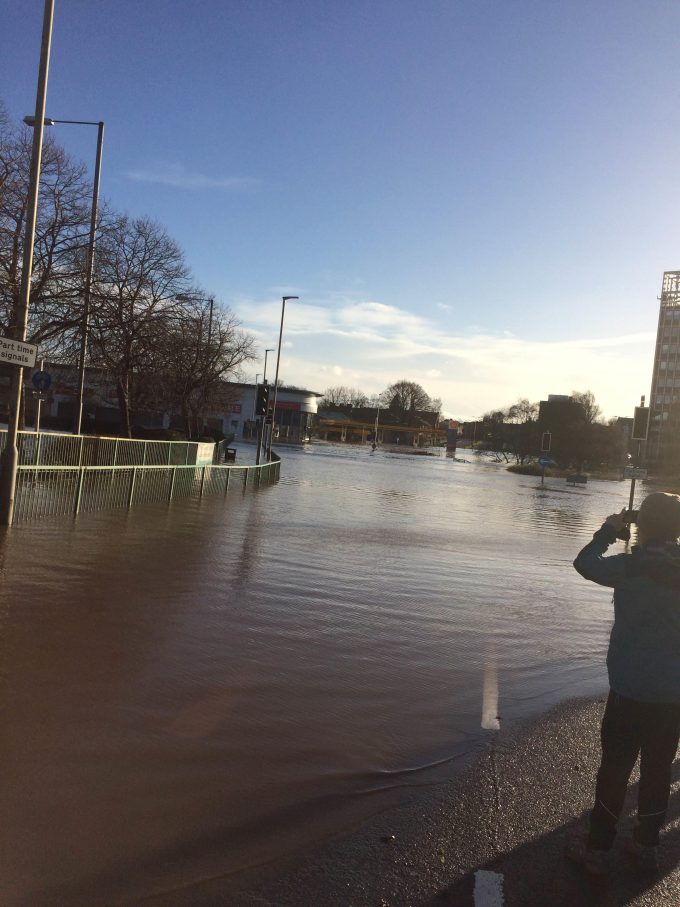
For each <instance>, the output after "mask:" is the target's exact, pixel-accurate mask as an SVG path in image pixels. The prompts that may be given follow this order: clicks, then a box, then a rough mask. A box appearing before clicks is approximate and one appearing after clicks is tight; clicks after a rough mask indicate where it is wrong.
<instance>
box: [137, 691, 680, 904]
mask: <svg viewBox="0 0 680 907" xmlns="http://www.w3.org/2000/svg"><path fill="white" fill-rule="evenodd" d="M603 709H604V698H602V699H599V700H595V701H593V700H577V701H570V702H567V703H564V704H562V705H561V706H559V707H558V708H556V709H554V710H553V711H551V712H550V713H548V714H547V715H546V716H544V717H543V718H541V719H540V720H538V721H536V722H533V723H531V724H529V725H525V726H522V727H519V728H513V729H510V730H500V731H498V732H495V733H494V734H493V737H492V739H491V741H490V744H489V747H488V749H487V750H486V751H485V752H484V753H482V754H481V755H480V756H479V757H477V758H476V759H475V761H474V762H473V763H472V764H471V765H469V766H468V767H467V768H466V769H465V770H464V771H463V772H462V773H459V774H457V775H455V776H454V777H452V778H451V779H450V780H449V781H447V782H445V783H437V784H434V785H433V786H431V787H429V788H426V789H425V790H423V789H422V788H421V789H419V790H418V791H417V792H416V793H414V795H413V798H412V799H411V800H410V801H409V802H407V803H405V804H403V805H401V806H398V807H396V808H391V809H390V810H388V811H386V812H384V813H382V814H380V815H378V816H375V817H373V818H372V819H370V820H369V821H367V822H366V823H364V824H363V825H362V826H361V827H360V828H359V829H356V830H355V831H353V832H352V833H350V834H348V835H345V836H343V837H339V838H336V839H334V840H330V841H326V842H322V843H320V844H319V847H318V848H317V849H315V850H313V851H308V852H307V853H306V854H304V855H299V854H298V855H297V856H296V857H293V858H292V859H291V860H290V861H289V862H288V864H287V865H282V864H277V865H275V866H269V867H264V868H261V869H260V870H259V872H258V875H257V877H256V878H255V877H253V876H252V875H251V876H250V878H249V879H248V880H247V881H246V880H243V879H242V880H241V881H240V882H239V880H238V879H234V878H231V879H214V880H211V881H206V882H204V883H201V884H198V885H195V886H192V887H191V888H185V889H182V890H181V891H176V892H171V893H170V892H169V893H167V894H166V895H163V896H161V897H153V898H150V899H146V900H144V901H143V902H141V903H143V904H144V905H145V907H218V905H219V907H623V905H626V907H661V905H663V907H665V905H673V907H680V760H679V761H676V764H675V766H674V776H673V777H674V784H673V789H672V793H671V806H670V810H669V822H668V825H667V827H666V830H665V832H664V836H663V838H662V844H661V848H660V850H661V853H660V863H661V871H660V873H659V875H658V876H655V877H649V876H644V875H641V874H640V873H639V871H638V870H637V869H636V868H635V867H634V866H633V865H632V864H631V863H630V862H629V861H628V858H627V857H626V856H625V854H624V853H623V852H622V851H621V848H620V844H618V842H617V846H616V847H615V850H614V852H613V860H612V872H611V873H610V874H609V876H607V877H605V878H597V877H596V878H593V877H590V876H588V875H587V874H586V873H585V871H584V870H582V869H581V868H580V867H578V866H573V865H572V864H571V863H569V862H568V861H567V860H566V859H565V856H564V847H565V841H566V838H567V835H568V834H569V833H570V832H572V831H573V830H575V829H577V828H578V827H579V825H582V824H583V823H584V821H585V818H586V816H587V813H588V811H589V809H590V805H591V798H592V795H593V790H594V779H595V772H596V771H597V766H598V763H599V724H600V720H601V716H602V712H603ZM636 792H637V776H636V775H634V776H633V777H632V779H631V784H630V787H629V795H628V800H627V802H626V807H625V809H624V819H623V820H622V826H623V829H624V831H625V826H626V825H629V824H630V821H631V817H632V815H633V813H634V809H635V796H636ZM239 885H240V886H241V887H240V888H239V887H238V886H239Z"/></svg>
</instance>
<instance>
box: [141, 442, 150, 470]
mask: <svg viewBox="0 0 680 907" xmlns="http://www.w3.org/2000/svg"><path fill="white" fill-rule="evenodd" d="M148 446H149V442H148V441H144V453H143V454H142V466H146V451H147V448H148Z"/></svg>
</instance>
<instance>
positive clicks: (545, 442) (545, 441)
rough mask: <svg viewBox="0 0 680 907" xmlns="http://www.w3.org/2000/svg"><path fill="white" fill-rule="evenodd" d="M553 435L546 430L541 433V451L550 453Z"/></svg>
mask: <svg viewBox="0 0 680 907" xmlns="http://www.w3.org/2000/svg"><path fill="white" fill-rule="evenodd" d="M551 441H552V436H551V434H550V432H549V431H544V432H543V434H542V435H541V453H550V442H551Z"/></svg>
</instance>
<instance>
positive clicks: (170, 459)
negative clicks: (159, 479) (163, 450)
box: [168, 441, 172, 466]
mask: <svg viewBox="0 0 680 907" xmlns="http://www.w3.org/2000/svg"><path fill="white" fill-rule="evenodd" d="M171 464H172V441H169V442H168V466H170V465H171Z"/></svg>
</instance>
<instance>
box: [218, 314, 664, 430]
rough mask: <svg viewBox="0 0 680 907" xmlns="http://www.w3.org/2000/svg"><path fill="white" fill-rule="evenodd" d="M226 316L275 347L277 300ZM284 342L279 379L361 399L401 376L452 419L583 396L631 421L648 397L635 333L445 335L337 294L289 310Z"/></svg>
mask: <svg viewBox="0 0 680 907" xmlns="http://www.w3.org/2000/svg"><path fill="white" fill-rule="evenodd" d="M233 308H234V310H235V311H236V313H237V314H238V315H239V317H240V318H241V319H242V321H243V323H244V325H245V326H246V327H248V328H250V329H254V330H255V332H256V333H257V335H258V337H259V338H260V339H261V342H262V344H263V345H264V344H265V343H266V345H267V346H274V345H275V343H274V342H272V340H274V338H275V337H277V336H278V327H279V323H280V318H281V304H280V301H271V300H264V301H255V300H246V299H241V300H237V301H235V302H234V303H233ZM286 334H287V335H288V338H294V341H295V350H294V351H286V355H285V356H282V364H281V375H282V376H283V380H284V381H287V382H294V383H295V384H298V385H300V384H304V385H306V386H308V387H310V388H311V389H313V390H322V391H323V390H324V388H325V387H327V386H329V385H331V384H332V383H333V379H335V378H337V377H339V376H342V378H343V383H349V384H351V385H352V386H355V387H360V388H361V389H362V390H363V391H365V392H366V393H368V394H371V393H378V392H380V391H382V390H384V388H385V387H387V386H388V385H389V384H391V383H393V382H394V381H396V380H399V379H400V378H407V379H410V380H414V381H418V382H419V383H420V384H422V385H423V386H424V387H425V389H426V390H427V392H428V393H429V394H430V395H431V396H433V397H441V398H442V401H443V404H444V410H445V412H446V413H447V414H448V415H452V416H458V417H461V418H476V417H477V416H479V415H481V413H483V412H485V411H487V410H490V409H497V408H499V407H503V406H507V405H508V404H510V403H512V402H514V400H516V399H517V398H518V397H529V398H530V399H532V400H539V399H545V398H546V397H547V395H548V394H550V393H567V394H568V393H570V392H571V391H572V390H592V391H593V393H594V394H595V397H596V399H597V401H598V403H599V404H600V406H601V407H602V409H603V411H604V413H605V415H606V416H614V415H627V414H631V413H632V410H633V407H634V406H635V405H636V403H637V401H638V400H639V397H640V394H642V393H645V392H648V390H649V383H650V379H651V369H652V359H653V355H654V339H655V338H654V335H653V333H651V332H644V333H638V334H628V335H621V336H619V337H611V336H609V337H581V338H577V339H570V340H561V339H554V338H553V336H552V333H551V331H550V327H549V325H548V326H546V337H545V338H540V339H533V338H527V337H520V336H517V335H513V334H510V333H508V332H502V333H493V332H491V331H489V330H485V329H482V328H476V329H471V328H467V329H466V330H463V329H460V330H457V331H455V332H454V331H451V330H449V329H448V328H446V327H445V328H442V327H441V326H440V325H439V324H437V323H435V322H433V321H429V320H428V319H426V318H424V317H422V316H420V315H416V314H413V313H411V312H407V311H405V310H403V309H399V308H398V307H396V306H392V305H386V304H384V303H379V302H375V301H373V300H365V299H364V300H356V299H352V298H349V297H338V296H336V297H333V298H332V299H331V300H330V302H329V303H324V304H322V303H319V302H305V301H300V302H295V303H293V304H291V305H290V306H289V307H287V308H286V320H285V324H284V335H286ZM329 363H335V365H333V366H332V367H330V366H329Z"/></svg>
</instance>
